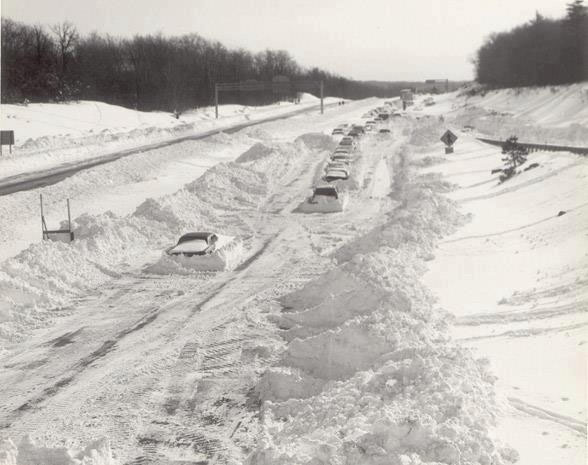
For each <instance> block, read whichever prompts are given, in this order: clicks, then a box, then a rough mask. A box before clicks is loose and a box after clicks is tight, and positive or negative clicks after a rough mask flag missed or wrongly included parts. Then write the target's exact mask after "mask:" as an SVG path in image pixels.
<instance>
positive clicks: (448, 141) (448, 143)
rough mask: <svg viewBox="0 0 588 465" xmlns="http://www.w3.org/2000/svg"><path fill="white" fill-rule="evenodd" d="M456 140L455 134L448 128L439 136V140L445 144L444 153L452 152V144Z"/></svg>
mask: <svg viewBox="0 0 588 465" xmlns="http://www.w3.org/2000/svg"><path fill="white" fill-rule="evenodd" d="M456 140H457V136H456V135H455V134H453V133H452V132H451V131H450V130H449V129H448V130H447V131H445V133H444V134H443V135H442V136H441V142H443V143H444V144H445V153H453V144H455V141H456Z"/></svg>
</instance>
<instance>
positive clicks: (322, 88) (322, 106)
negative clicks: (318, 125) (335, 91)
mask: <svg viewBox="0 0 588 465" xmlns="http://www.w3.org/2000/svg"><path fill="white" fill-rule="evenodd" d="M323 90H324V83H323V81H321V115H322V114H324V113H325V107H324V105H323Z"/></svg>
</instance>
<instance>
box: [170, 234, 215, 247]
mask: <svg viewBox="0 0 588 465" xmlns="http://www.w3.org/2000/svg"><path fill="white" fill-rule="evenodd" d="M211 236H215V234H214V233H211V232H189V233H186V234H184V235H183V236H182V237H180V239H179V240H178V244H181V243H182V242H186V241H195V240H198V239H200V240H204V241H206V242H208V240H209V238H210V237H211Z"/></svg>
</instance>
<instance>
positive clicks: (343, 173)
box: [324, 168, 349, 182]
mask: <svg viewBox="0 0 588 465" xmlns="http://www.w3.org/2000/svg"><path fill="white" fill-rule="evenodd" d="M324 179H325V181H327V182H331V181H341V180H343V181H344V180H345V179H349V171H347V170H345V169H342V168H331V169H329V170H328V171H327V172H326V173H325V177H324Z"/></svg>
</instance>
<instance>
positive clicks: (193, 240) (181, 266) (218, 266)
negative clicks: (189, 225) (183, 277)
mask: <svg viewBox="0 0 588 465" xmlns="http://www.w3.org/2000/svg"><path fill="white" fill-rule="evenodd" d="M242 256H243V244H242V242H241V241H240V240H237V239H236V238H234V237H232V236H224V235H221V234H216V233H212V232H189V233H187V234H184V235H183V236H181V237H180V239H179V240H178V242H177V244H176V245H174V246H171V247H169V248H167V249H166V250H165V251H164V253H163V256H162V257H161V258H160V260H159V261H158V262H156V263H154V264H153V265H150V266H149V267H147V268H146V269H145V271H146V272H148V273H155V274H170V273H179V274H186V273H191V272H194V271H224V270H229V269H233V268H234V267H235V266H236V265H238V264H239V262H240V261H241V259H242Z"/></svg>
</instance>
